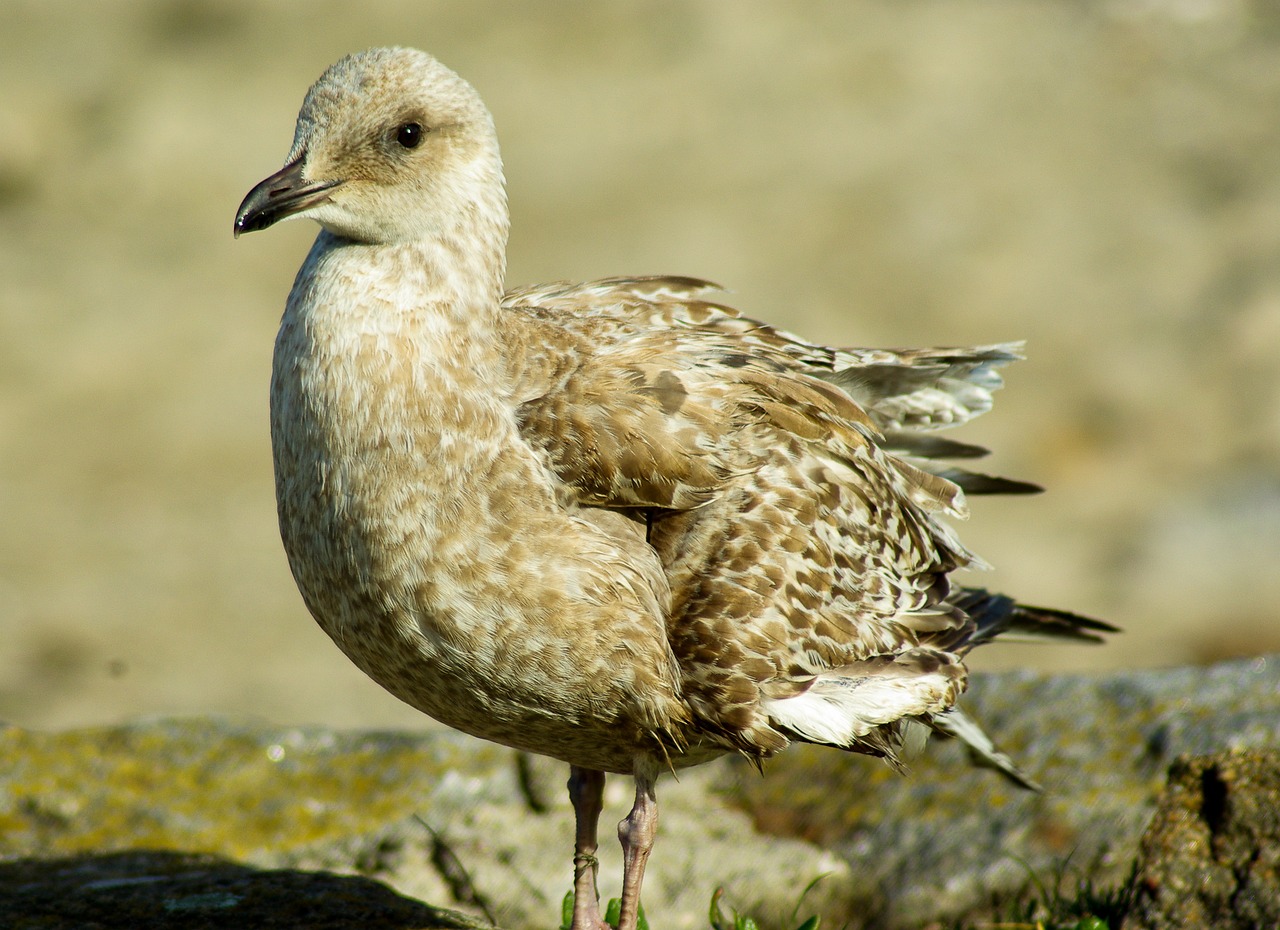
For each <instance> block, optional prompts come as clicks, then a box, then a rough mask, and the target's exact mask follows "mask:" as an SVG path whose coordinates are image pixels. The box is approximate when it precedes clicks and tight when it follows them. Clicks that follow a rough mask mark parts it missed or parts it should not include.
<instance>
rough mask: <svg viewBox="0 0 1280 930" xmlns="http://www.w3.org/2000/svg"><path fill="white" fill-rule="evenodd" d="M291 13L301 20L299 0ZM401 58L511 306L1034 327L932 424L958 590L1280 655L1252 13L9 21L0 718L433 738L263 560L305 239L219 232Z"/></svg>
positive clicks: (1176, 642)
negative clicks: (991, 478) (341, 730)
mask: <svg viewBox="0 0 1280 930" xmlns="http://www.w3.org/2000/svg"><path fill="white" fill-rule="evenodd" d="M304 11H305V12H304ZM392 43H398V44H409V45H417V46H421V47H424V48H426V49H429V50H431V51H433V52H434V53H436V54H437V55H438V56H439V57H440V58H442V59H443V60H444V61H445V62H446V63H447V64H449V65H450V66H451V67H453V68H455V69H457V70H458V71H460V72H461V73H462V74H463V75H464V76H466V77H467V78H468V79H470V80H471V81H472V82H473V83H474V84H475V85H476V86H477V87H478V88H479V89H480V91H481V93H482V94H483V95H484V97H485V99H486V100H487V101H488V103H489V105H490V106H491V108H492V109H493V111H494V113H495V116H496V119H497V123H498V127H499V131H500V134H501V138H502V141H503V145H504V153H505V157H506V162H507V172H508V180H509V182H510V187H511V205H512V211H513V216H514V232H513V236H512V242H511V259H510V279H511V281H512V283H522V282H530V281H535V280H547V279H556V278H584V277H595V276H602V275H607V274H617V273H647V272H676V273H687V274H696V275H702V276H705V277H709V278H712V279H714V280H718V281H720V282H723V283H724V284H726V285H728V286H730V287H731V288H732V289H733V291H734V294H733V296H732V298H731V299H732V301H733V302H735V303H736V304H737V305H738V306H740V307H742V308H743V309H745V310H747V311H748V312H750V313H752V314H755V315H758V316H763V317H766V318H768V319H769V320H772V321H775V322H778V323H781V324H783V325H785V326H787V327H790V328H793V329H796V330H799V331H801V332H803V333H805V334H807V335H809V336H810V337H812V338H815V339H821V340H825V341H828V342H832V343H837V344H840V343H844V344H863V345H876V344H882V345H923V344H947V343H970V342H990V341H998V340H1007V339H1015V338H1026V339H1028V340H1029V350H1028V351H1029V353H1030V359H1029V361H1027V362H1025V363H1022V364H1019V365H1017V366H1014V367H1013V368H1011V369H1008V371H1007V374H1008V388H1007V390H1006V391H1005V392H1003V393H1002V394H1001V395H1000V397H999V403H998V404H997V408H996V411H995V412H994V413H993V414H992V415H991V416H989V417H987V418H984V419H983V420H982V421H980V422H979V423H978V424H975V425H974V426H973V427H971V428H969V429H968V430H966V431H964V432H963V433H961V434H957V435H958V438H964V439H968V440H971V441H977V442H984V443H987V444H989V445H991V446H992V447H994V448H995V449H996V450H997V453H996V455H995V457H994V458H993V459H992V460H991V465H990V468H991V470H993V471H997V472H1001V473H1006V474H1011V475H1015V476H1018V477H1023V478H1029V479H1032V480H1036V481H1039V482H1041V483H1043V484H1045V485H1046V486H1048V488H1049V489H1050V492H1049V493H1048V494H1046V495H1044V496H1042V497H1039V498H1034V499H1015V500H1008V501H1000V500H978V501H975V504H976V506H975V508H974V510H975V513H974V517H973V519H972V520H971V521H970V523H969V524H968V525H967V526H965V527H964V528H963V529H964V536H965V539H966V540H967V541H968V542H969V543H970V544H971V545H972V546H973V547H974V548H976V549H977V550H978V551H979V552H981V553H982V554H983V555H984V556H986V557H987V559H988V560H989V561H991V562H992V563H993V564H994V565H995V566H996V567H997V571H996V572H995V573H994V574H992V575H987V576H982V577H979V578H978V579H977V580H978V581H979V582H980V583H984V584H988V585H991V586H996V587H999V588H1000V589H1002V590H1006V591H1010V592H1015V593H1017V594H1018V595H1019V596H1021V597H1022V598H1023V599H1024V600H1029V601H1031V602H1039V603H1047V604H1053V605H1060V606H1066V607H1071V608H1074V609H1077V610H1080V611H1084V612H1088V613H1092V614H1095V615H1097V616H1100V617H1105V618H1109V619H1111V620H1113V621H1114V622H1117V623H1119V624H1121V625H1123V626H1124V627H1125V628H1126V630H1127V632H1126V634H1125V635H1124V636H1123V637H1122V638H1119V639H1117V640H1116V641H1115V642H1114V644H1112V645H1110V646H1108V647H1106V648H1105V649H1042V650H1038V651H1028V650H1025V649H1023V648H1017V649H1005V650H1003V651H1002V650H987V651H986V655H985V657H982V658H980V659H979V664H980V665H985V666H986V667H994V666H995V665H1008V664H1010V663H1016V662H1034V663H1035V664H1037V665H1040V666H1042V667H1045V668H1055V669H1085V668H1095V669H1101V668H1107V667H1119V666H1135V665H1137V666H1154V665H1166V664H1175V663H1183V662H1188V661H1207V660H1211V659H1213V658H1217V657H1220V656H1224V655H1233V654H1248V653H1253V652H1261V651H1266V650H1275V649H1280V619H1278V613H1280V611H1278V609H1277V604H1278V603H1280V564H1278V563H1280V6H1277V5H1275V4H1273V3H1269V2H1262V0H1259V2H1257V3H1247V2H1232V0H1112V2H1096V3H1090V4H1084V3H1079V2H1068V0H1062V2H1046V3H1037V4H1028V3H1021V2H1016V0H1008V2H970V0H957V2H951V3H936V4H935V3H913V2H908V3H891V2H883V3H865V2H863V3H841V4H834V3H833V4H830V5H817V4H790V5H786V6H784V5H783V4H780V3H779V4H776V5H764V4H754V3H743V2H730V0H723V2H718V3H680V4H676V3H672V4H665V5H664V4H649V5H643V6H641V5H626V6H623V5H620V4H619V5H609V4H596V3H585V2H584V3H574V4H569V3H562V4H551V3H547V4H538V5H534V4H522V5H517V4H514V3H512V4H499V3H483V2H482V3H477V2H461V0H459V2H433V3H429V4H427V3H419V2H400V3H395V2H366V3H361V4H354V3H350V2H348V0H343V2H327V3H312V4H307V5H305V6H302V5H295V4H290V3H284V2H280V3H265V2H258V3H254V2H248V0H242V2H214V0H185V2H161V0H149V2H131V3H123V2H121V3H97V2H80V3H72V2H58V0H31V2H20V0H4V2H2V3H0V525H2V526H3V532H2V533H0V719H5V720H9V721H13V722H16V723H20V724H23V725H27V726H37V727H53V726H67V725H73V724H86V723H92V722H105V721H115V720H119V719H122V718H127V717H133V716H136V715H142V714H174V713H184V714H185V713H210V712H215V713H232V714H252V715H257V716H260V717H262V718H266V719H269V720H272V721H278V722H316V723H327V724H334V725H341V726H375V725H394V726H406V725H407V726H423V725H425V722H424V721H423V718H421V717H420V716H419V715H417V714H416V713H415V712H413V711H410V710H409V709H407V708H404V707H401V706H400V705H398V704H397V703H396V702H395V701H394V700H393V699H391V698H390V697H387V696H385V695H384V694H383V693H382V692H380V691H379V690H378V689H377V688H376V687H375V686H374V685H372V684H371V683H369V682H367V681H366V680H365V679H364V678H363V676H362V675H361V674H360V673H359V672H357V671H356V670H355V669H354V668H353V667H352V666H350V665H349V664H348V663H347V661H346V660H345V659H344V658H343V657H342V656H340V655H339V653H338V652H337V650H336V649H335V648H334V647H333V646H332V645H331V644H330V643H329V641H328V640H327V639H326V638H325V637H324V636H323V635H322V634H321V633H320V631H319V630H318V629H317V628H316V627H315V626H314V624H313V623H312V621H311V620H310V619H309V617H308V616H307V615H306V613H305V611H304V609H303V607H302V604H301V601H300V600H299V598H298V596H297V595H296V593H295V591H294V588H293V583H292V581H291V579H290V577H289V573H288V570H287V568H286V565H285V561H284V557H283V554H282V552H281V549H280V545H279V542H278V539H277V536H276V529H275V513H274V500H273V491H272V484H271V466H270V459H269V451H268V446H267V422H266V417H267V413H266V403H267V400H266V394H267V380H268V369H269V362H270V349H271V341H272V338H273V336H274V333H275V327H276V322H277V320H278V318H279V314H280V310H281V307H282V305H283V301H284V297H285V294H286V292H287V290H288V287H289V284H290V281H291V279H292V276H293V273H294V271H295V269H296V267H297V265H298V263H299V262H300V261H301V259H302V256H303V254H304V253H305V251H306V248H307V246H308V244H309V242H310V240H311V238H312V237H313V235H314V231H315V230H314V227H313V226H311V225H309V224H306V223H291V224H286V225H285V226H283V227H281V228H279V229H274V230H272V231H270V232H269V233H266V234H259V235H254V236H252V237H248V238H246V239H243V240H241V241H239V242H235V241H233V240H232V237H231V220H232V215H233V211H234V209H235V207H236V206H237V204H238V203H239V201H240V198H241V197H242V196H243V194H244V193H245V192H246V191H247V190H248V189H249V188H250V186H252V185H253V184H254V183H256V182H257V181H258V180H260V179H261V178H262V177H264V176H265V175H266V174H268V173H269V172H270V171H272V170H274V169H275V168H276V167H278V166H279V165H280V163H281V162H282V159H283V157H284V154H285V151H286V149H287V147H288V143H289V140H290V138H291V134H292V129H293V119H294V116H295V114H296V112H297V107H298V105H299V103H300V102H301V99H302V95H303V92H304V91H305V90H306V88H307V86H308V85H309V84H310V83H311V81H312V80H314V79H315V78H316V77H317V76H318V75H319V73H320V72H321V71H322V70H323V68H324V67H325V66H326V65H328V64H329V63H330V62H331V61H332V60H334V59H336V58H337V57H339V56H340V55H342V54H344V53H346V52H348V51H352V50H356V49H359V48H363V47H367V46H370V45H377V44H392Z"/></svg>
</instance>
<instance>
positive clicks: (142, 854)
mask: <svg viewBox="0 0 1280 930" xmlns="http://www.w3.org/2000/svg"><path fill="white" fill-rule="evenodd" d="M0 925H2V926H5V927H12V928H14V930H34V928H37V927H39V928H41V930H50V928H63V927H66V928H71V927H77V928H80V927H94V928H98V930H115V928H119V930H125V928H128V930H178V928H182V930H222V928H226V930H233V928H234V930H240V928H244V927H257V928H272V927H280V928H284V927H290V928H292V927H308V928H311V930H324V928H335V930H336V928H339V927H342V928H347V927H353V926H358V927H362V928H365V930H478V928H487V927H488V926H489V925H488V924H486V923H484V922H482V921H478V920H476V919H475V918H472V917H468V916H467V915H465V914H459V913H456V912H454V911H448V910H442V909H440V908H435V907H431V906H429V905H426V904H423V903H422V902H420V901H414V900H413V899H411V898H406V897H403V896H402V895H399V894H396V893H395V892H394V891H392V890H391V889H390V888H388V887H387V886H386V885H383V884H381V883H379V882H376V881H373V880H371V879H368V878H361V877H358V876H350V875H335V874H333V873H330V872H302V871H296V870H292V869H257V868H254V867H252V866H246V865H241V864H239V863H235V862H231V861H229V860H227V859H221V858H218V857H215V856H207V855H200V854H195V853H181V852H169V851H149V850H139V851H133V852H121V853H109V854H87V855H77V856H68V857H65V858H58V859H41V858H29V859H19V860H15V861H12V862H6V863H2V864H0Z"/></svg>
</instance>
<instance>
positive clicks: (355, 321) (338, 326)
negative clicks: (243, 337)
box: [285, 226, 506, 366]
mask: <svg viewBox="0 0 1280 930" xmlns="http://www.w3.org/2000/svg"><path fill="white" fill-rule="evenodd" d="M505 255H506V229H505V226H502V227H497V226H495V227H494V228H491V229H484V230H480V231H477V230H476V229H474V228H472V229H469V230H467V232H466V234H465V235H464V234H462V233H452V232H448V231H442V232H439V233H437V234H435V235H433V236H431V237H428V238H424V239H421V240H415V241H410V242H398V243H361V242H355V241H352V240H350V239H344V238H342V237H340V236H337V235H334V234H332V233H330V232H328V231H321V233H320V235H319V236H318V237H317V238H316V241H315V244H314V245H313V246H312V248H311V252H310V254H309V255H308V256H307V259H306V261H305V262H304V263H303V265H302V268H301V269H300V270H299V272H298V277H297V279H296V280H295V282H294V286H293V291H292V293H291V294H290V296H289V304H288V308H287V309H286V313H285V316H286V322H287V321H288V319H289V318H290V317H293V318H305V323H304V325H305V326H306V327H307V328H308V329H311V330H313V332H314V333H315V334H316V335H319V334H320V332H323V331H327V332H328V333H329V334H330V335H333V336H338V335H339V334H341V333H346V334H347V335H348V336H356V335H358V334H359V333H361V332H363V333H366V334H375V333H376V334H382V335H384V336H389V335H393V334H399V335H401V336H404V337H409V338H410V339H413V338H414V337H415V336H419V337H420V336H423V335H428V334H429V335H430V336H432V337H434V339H433V340H432V341H437V342H438V343H439V346H440V349H441V350H442V353H443V354H442V357H441V358H440V359H439V361H442V362H444V361H447V360H448V359H450V358H452V359H453V360H454V361H456V362H457V363H458V364H460V365H469V366H474V364H475V361H476V360H475V359H469V358H468V356H469V355H470V354H471V353H470V352H469V350H477V351H480V352H481V353H482V354H491V353H492V349H493V343H494V330H495V327H497V326H498V325H499V316H500V313H501V309H500V305H501V300H502V293H503V278H504V276H505V271H506V268H505ZM353 298H354V299H353ZM296 321H297V322H303V320H302V319H297V320H296ZM486 349H487V350H488V351H487V352H486V351H485V350H486Z"/></svg>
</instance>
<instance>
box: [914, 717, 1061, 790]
mask: <svg viewBox="0 0 1280 930" xmlns="http://www.w3.org/2000/svg"><path fill="white" fill-rule="evenodd" d="M929 724H930V726H932V727H933V729H934V731H935V732H938V733H941V734H942V735H944V736H948V737H952V738H954V739H958V740H960V741H961V742H962V743H964V744H965V747H966V748H967V749H968V750H969V759H970V761H971V762H972V763H973V764H974V765H976V766H979V767H980V768H987V769H995V770H996V771H997V772H999V773H1000V774H1001V775H1003V776H1004V777H1005V778H1007V779H1009V780H1010V781H1011V782H1013V783H1014V784H1015V785H1019V786H1021V787H1023V788H1026V789H1027V790H1029V791H1040V790H1042V789H1041V787H1040V785H1038V784H1037V783H1036V782H1035V781H1034V780H1033V779H1032V778H1031V776H1029V775H1028V774H1027V773H1026V772H1024V771H1022V769H1020V768H1018V766H1017V764H1016V763H1015V762H1014V761H1013V759H1011V758H1009V756H1007V755H1005V754H1004V753H1003V752H1001V751H1000V750H999V749H997V748H996V744H995V743H994V742H993V741H992V739H991V737H990V736H988V735H987V733H986V731H985V730H983V729H982V727H980V726H978V724H977V722H976V721H975V720H974V719H973V718H972V717H970V716H969V715H968V714H966V713H965V712H964V711H962V710H960V708H958V707H952V708H950V709H949V710H944V711H942V712H941V713H937V714H934V715H933V716H932V717H931V719H930V720H929Z"/></svg>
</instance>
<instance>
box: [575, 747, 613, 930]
mask: <svg viewBox="0 0 1280 930" xmlns="http://www.w3.org/2000/svg"><path fill="white" fill-rule="evenodd" d="M569 800H570V801H572V802H573V816H574V820H575V822H576V825H577V828H576V830H575V833H574V844H573V930H602V928H604V926H605V923H604V921H603V920H601V919H600V896H599V892H598V891H597V890H596V869H597V867H598V865H599V863H598V862H597V861H596V825H597V824H598V823H599V822H600V811H601V809H602V808H603V807H604V772H597V771H595V770H594V769H581V768H578V767H577V766H576V765H572V766H570V767H569Z"/></svg>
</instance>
